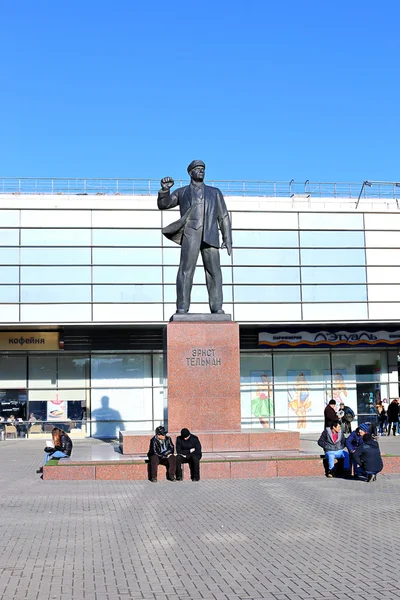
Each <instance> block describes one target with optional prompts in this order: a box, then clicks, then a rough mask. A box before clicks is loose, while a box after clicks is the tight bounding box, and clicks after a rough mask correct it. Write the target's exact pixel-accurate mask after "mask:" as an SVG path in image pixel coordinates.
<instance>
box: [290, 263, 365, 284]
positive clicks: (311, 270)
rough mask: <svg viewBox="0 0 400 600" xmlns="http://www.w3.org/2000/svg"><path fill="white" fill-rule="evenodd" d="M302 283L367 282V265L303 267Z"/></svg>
mask: <svg viewBox="0 0 400 600" xmlns="http://www.w3.org/2000/svg"><path fill="white" fill-rule="evenodd" d="M301 279H302V283H365V279H366V275H365V267H330V268H329V269H327V268H325V267H302V269H301Z"/></svg>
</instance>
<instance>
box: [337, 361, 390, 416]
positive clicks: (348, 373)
mask: <svg viewBox="0 0 400 600" xmlns="http://www.w3.org/2000/svg"><path fill="white" fill-rule="evenodd" d="M332 369H333V383H334V398H335V399H336V400H337V401H339V402H340V401H344V402H345V403H346V404H347V405H348V406H350V407H351V408H352V409H353V410H354V412H356V413H357V414H358V415H360V416H359V423H361V422H363V421H366V420H367V418H362V417H361V415H363V414H364V415H370V414H375V411H374V406H375V403H376V401H377V400H378V399H381V395H380V393H381V390H380V381H381V377H382V374H383V373H384V374H387V372H388V371H387V360H386V352H385V351H382V352H369V351H364V352H362V351H358V352H332ZM335 388H336V390H337V392H336V393H335ZM339 394H340V396H339ZM397 395H398V394H397Z"/></svg>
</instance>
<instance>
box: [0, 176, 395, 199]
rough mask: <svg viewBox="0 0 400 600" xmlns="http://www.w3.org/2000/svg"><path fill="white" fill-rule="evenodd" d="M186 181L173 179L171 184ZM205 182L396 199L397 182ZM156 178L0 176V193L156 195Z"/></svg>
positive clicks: (259, 191)
mask: <svg viewBox="0 0 400 600" xmlns="http://www.w3.org/2000/svg"><path fill="white" fill-rule="evenodd" d="M187 183H188V180H184V179H180V180H175V187H181V186H182V185H186V184H187ZM206 183H207V184H208V185H211V186H215V187H218V188H219V189H220V190H221V191H222V193H223V194H225V195H228V196H249V197H256V196H259V197H260V196H264V197H276V198H280V197H282V198H283V197H285V198H293V199H307V198H343V199H351V200H354V201H357V200H360V199H364V198H365V199H367V198H369V199H382V200H388V201H389V200H397V199H398V198H400V183H399V182H392V181H364V182H347V183H346V182H324V183H322V182H313V181H309V180H308V179H307V180H306V181H305V182H298V181H294V180H293V179H292V180H291V181H255V180H254V181H241V180H230V181H217V180H207V181H206ZM159 189H160V181H159V179H103V178H101V179H93V178H84V179H82V178H76V179H72V178H58V177H0V194H60V195H61V194H65V195H82V196H86V195H91V196H92V195H135V196H151V195H156V194H157V192H158V190H159Z"/></svg>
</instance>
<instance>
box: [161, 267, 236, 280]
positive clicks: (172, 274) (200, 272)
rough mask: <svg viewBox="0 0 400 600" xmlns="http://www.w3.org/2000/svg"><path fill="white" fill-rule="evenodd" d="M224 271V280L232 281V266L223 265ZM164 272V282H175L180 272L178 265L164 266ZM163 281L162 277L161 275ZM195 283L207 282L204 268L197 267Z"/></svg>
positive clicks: (222, 269)
mask: <svg viewBox="0 0 400 600" xmlns="http://www.w3.org/2000/svg"><path fill="white" fill-rule="evenodd" d="M221 271H222V281H223V282H224V283H232V268H231V267H221ZM163 273H164V283H175V282H176V276H177V274H178V269H177V267H163ZM160 281H161V277H160ZM194 283H201V284H204V283H205V277H204V269H202V268H201V267H200V268H197V269H196V271H195V274H194Z"/></svg>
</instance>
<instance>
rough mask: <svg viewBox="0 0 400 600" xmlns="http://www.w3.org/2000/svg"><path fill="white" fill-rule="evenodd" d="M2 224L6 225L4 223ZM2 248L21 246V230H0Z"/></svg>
mask: <svg viewBox="0 0 400 600" xmlns="http://www.w3.org/2000/svg"><path fill="white" fill-rule="evenodd" d="M0 222H1V221H0ZM1 224H2V225H4V223H3V222H1ZM0 246H19V230H18V229H0Z"/></svg>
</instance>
